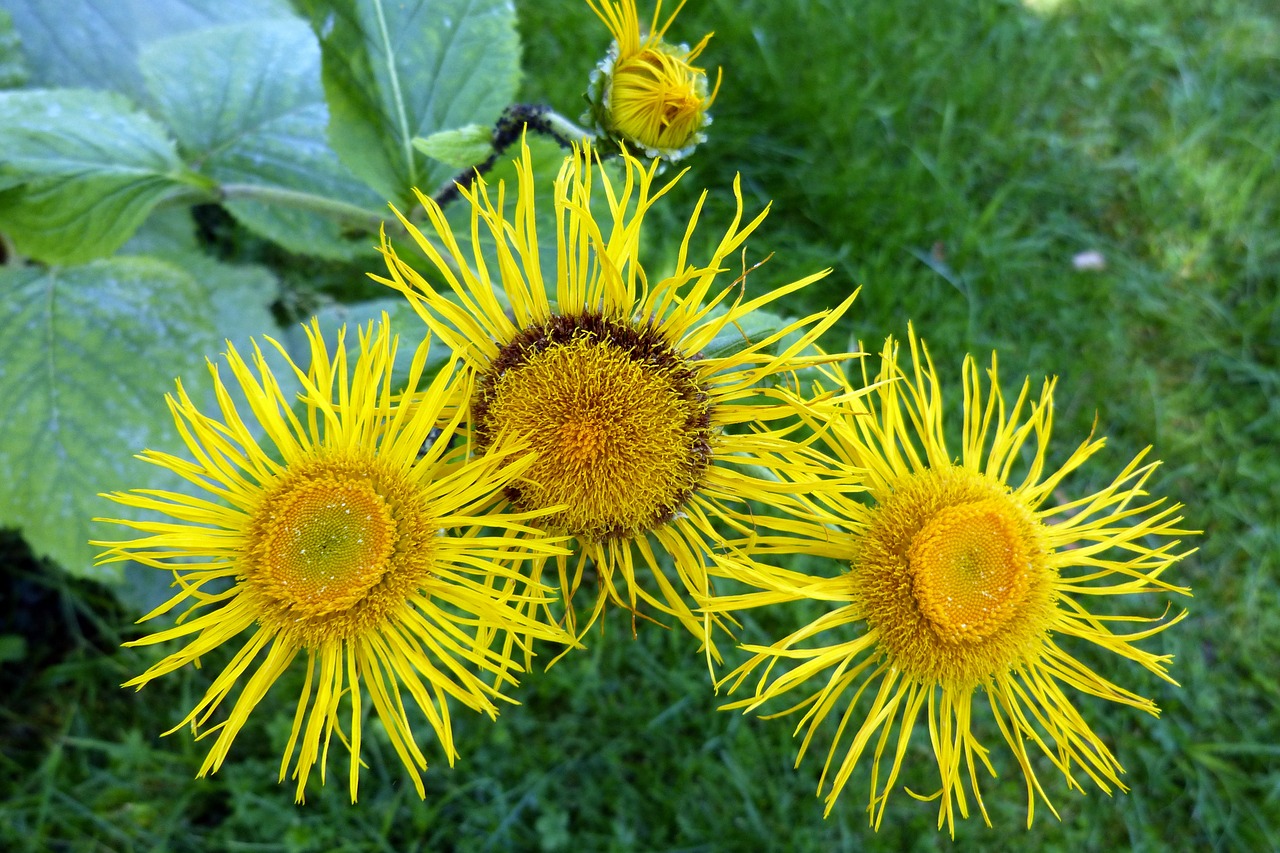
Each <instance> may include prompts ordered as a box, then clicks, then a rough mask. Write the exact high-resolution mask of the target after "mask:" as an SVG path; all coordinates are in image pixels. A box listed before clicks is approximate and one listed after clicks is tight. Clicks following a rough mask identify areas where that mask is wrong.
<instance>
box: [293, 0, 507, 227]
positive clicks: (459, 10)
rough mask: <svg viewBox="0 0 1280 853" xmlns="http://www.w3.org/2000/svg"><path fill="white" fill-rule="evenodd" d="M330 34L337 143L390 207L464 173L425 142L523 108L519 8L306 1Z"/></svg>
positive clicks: (443, 0)
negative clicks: (420, 141) (421, 147)
mask: <svg viewBox="0 0 1280 853" xmlns="http://www.w3.org/2000/svg"><path fill="white" fill-rule="evenodd" d="M300 5H301V6H302V7H304V8H306V9H307V10H308V12H309V13H310V15H311V19H312V24H313V25H314V26H315V28H316V31H317V32H318V33H319V34H320V46H321V53H322V56H323V59H324V87H325V92H326V93H327V95H328V101H329V110H330V114H331V122H330V126H329V139H330V141H331V142H332V143H333V147H334V150H335V151H337V152H338V156H339V157H341V158H342V161H343V162H344V163H346V164H347V166H349V167H350V168H351V170H352V171H353V172H355V173H356V174H357V175H359V176H360V177H361V178H362V179H364V180H365V181H366V182H367V183H368V184H369V186H371V187H373V188H374V189H375V190H377V191H378V192H379V193H381V194H382V195H383V196H384V197H385V198H387V199H391V200H394V201H395V202H397V203H398V204H400V205H402V206H403V205H406V204H407V203H408V201H409V199H410V198H411V193H410V190H411V188H412V187H418V188H419V189H421V190H422V191H423V192H426V193H430V192H433V191H434V190H435V189H436V188H437V187H438V186H439V185H441V184H442V183H444V182H445V181H446V180H448V179H449V178H450V177H452V173H453V172H454V171H455V170H454V169H452V168H451V167H449V166H446V165H445V164H443V163H432V162H431V161H429V160H428V159H427V158H426V156H425V155H423V154H422V153H421V152H419V151H417V150H416V149H415V148H414V146H413V140H414V139H415V138H416V137H429V136H431V135H432V134H434V133H437V132H439V131H442V130H450V129H453V128H459V127H463V126H465V125H468V124H479V125H493V124H494V123H495V122H496V120H497V118H498V116H499V115H500V114H501V113H502V110H503V109H505V108H506V107H507V106H508V105H509V104H510V103H511V101H512V100H513V99H514V98H515V95H516V89H517V87H518V84H519V80H520V43H519V37H518V36H517V34H516V26H515V23H516V22H515V8H514V6H513V5H512V4H511V2H510V0H403V2H400V1H399V0H397V2H390V0H300Z"/></svg>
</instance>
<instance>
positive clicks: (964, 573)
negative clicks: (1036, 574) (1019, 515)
mask: <svg viewBox="0 0 1280 853" xmlns="http://www.w3.org/2000/svg"><path fill="white" fill-rule="evenodd" d="M907 565H908V569H909V574H910V577H911V591H912V595H913V596H914V597H915V600H916V603H917V604H918V605H919V606H920V610H921V612H922V613H923V614H924V616H925V618H926V619H928V620H929V622H930V623H931V624H932V625H933V627H934V629H935V630H936V631H937V633H938V635H939V636H940V637H941V638H942V639H944V640H947V641H949V642H952V643H960V642H965V641H974V640H981V639H983V638H984V637H988V636H990V635H991V634H993V633H995V632H996V631H997V630H999V629H1000V628H1001V627H1002V626H1003V625H1005V624H1006V623H1007V622H1008V621H1009V619H1010V618H1011V617H1012V616H1013V615H1014V613H1015V612H1016V610H1017V609H1018V607H1019V606H1020V605H1021V604H1022V603H1023V602H1024V600H1025V599H1026V598H1027V591H1028V588H1029V587H1030V584H1031V575H1032V571H1033V569H1032V564H1031V554H1030V553H1029V551H1028V549H1027V545H1026V543H1025V541H1024V537H1023V536H1022V535H1021V534H1020V531H1019V527H1018V522H1017V519H1014V518H1012V517H1010V514H1009V511H1008V507H1007V503H1006V502H1004V501H1002V500H1000V499H987V500H979V501H976V502H973V503H965V504H959V505H956V506H949V507H945V508H943V509H940V510H939V511H938V512H937V513H936V514H935V515H934V516H933V517H932V518H931V519H929V521H928V523H927V524H925V526H924V527H923V528H922V529H921V530H920V532H919V533H917V534H916V536H915V538H914V539H913V540H912V542H911V547H910V550H909V551H908V552H907Z"/></svg>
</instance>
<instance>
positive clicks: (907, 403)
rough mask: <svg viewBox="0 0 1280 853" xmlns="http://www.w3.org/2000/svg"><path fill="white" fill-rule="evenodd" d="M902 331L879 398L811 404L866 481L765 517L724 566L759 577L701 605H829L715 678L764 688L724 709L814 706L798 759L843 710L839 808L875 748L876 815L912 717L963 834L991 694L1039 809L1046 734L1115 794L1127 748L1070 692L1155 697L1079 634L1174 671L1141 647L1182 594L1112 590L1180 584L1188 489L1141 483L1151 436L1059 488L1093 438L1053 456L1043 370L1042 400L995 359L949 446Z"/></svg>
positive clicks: (841, 382) (967, 367)
mask: <svg viewBox="0 0 1280 853" xmlns="http://www.w3.org/2000/svg"><path fill="white" fill-rule="evenodd" d="M910 347H911V359H912V366H911V369H910V371H909V372H908V371H904V370H903V369H902V368H901V367H899V364H898V346H897V344H896V343H895V342H893V341H892V340H890V341H889V342H888V343H887V344H886V346H885V349H884V351H883V353H882V367H881V370H880V373H879V375H878V377H876V378H877V379H878V380H879V384H878V385H876V386H874V387H873V389H872V394H871V395H864V396H858V397H851V398H847V399H846V401H845V402H843V403H840V404H839V405H838V407H837V411H836V412H835V414H834V417H832V418H831V420H830V421H826V420H818V419H814V420H813V421H812V424H813V426H814V427H815V429H825V430H826V433H825V441H826V443H827V444H828V446H829V449H830V452H831V454H832V463H831V464H832V467H833V469H834V470H836V471H844V472H854V471H858V472H861V477H862V478H863V480H864V482H865V484H866V487H867V491H866V493H865V495H856V494H847V495H842V496H840V497H839V498H836V499H832V498H831V497H830V495H826V494H824V493H822V492H817V493H815V494H816V498H815V501H816V502H815V503H814V504H813V505H812V506H811V507H810V513H809V517H789V518H778V519H775V520H773V521H770V520H769V519H766V518H763V517H761V518H759V519H758V523H759V524H760V527H761V530H760V534H759V535H758V537H756V538H755V540H754V541H753V542H750V543H747V544H749V545H750V546H751V547H752V548H753V549H754V552H755V554H756V556H757V557H758V558H759V560H758V561H755V562H754V563H753V564H752V565H751V566H749V567H745V568H744V566H743V565H740V564H735V565H734V566H733V573H734V575H735V577H737V578H738V579H739V580H741V581H744V582H746V583H747V584H748V585H749V586H751V587H754V589H755V591H752V592H748V593H745V594H741V595H733V596H726V597H723V598H719V599H714V600H711V601H709V602H708V606H709V608H710V609H711V610H713V611H716V612H724V611H730V612H732V611H736V610H739V609H742V608H748V607H759V606H762V605H773V604H781V603H786V602H796V601H799V600H810V601H813V602H824V603H826V606H827V607H828V608H829V609H827V611H826V612H825V613H823V614H822V615H820V616H818V617H817V618H816V619H815V620H814V621H813V622H811V623H810V624H808V625H805V626H803V627H801V628H799V629H798V630H796V631H794V632H793V633H791V634H789V635H787V636H785V637H783V638H782V639H780V640H778V641H777V642H775V643H773V644H772V645H768V646H759V645H747V646H744V648H745V649H746V650H747V651H749V652H751V653H752V654H753V657H751V658H750V660H748V661H747V662H746V663H744V664H743V665H742V666H740V667H738V669H737V670H736V671H734V672H733V673H731V674H730V676H729V677H728V678H727V679H726V681H728V682H731V684H732V689H737V688H738V687H740V686H741V685H742V683H743V682H744V681H746V680H747V679H748V678H749V677H751V676H753V675H754V676H758V680H757V681H756V689H755V693H754V695H753V696H751V697H749V698H746V699H743V700H740V701H737V702H734V703H733V704H732V705H730V706H729V707H735V708H745V709H748V710H754V709H757V708H759V707H760V706H761V705H763V704H764V703H766V702H769V701H770V700H775V699H780V698H783V697H790V699H791V701H793V702H794V704H793V705H792V706H791V707H790V708H787V709H785V710H782V711H781V712H780V714H790V713H793V712H797V711H801V710H803V711H804V713H803V716H802V717H801V719H800V721H799V724H798V726H797V732H799V730H800V729H805V730H806V732H805V736H804V739H803V742H802V744H801V748H800V756H799V757H797V759H796V760H797V763H799V761H800V758H802V757H803V756H804V753H805V750H806V749H808V747H809V745H810V742H811V741H812V739H813V737H814V735H815V733H816V732H817V731H818V730H819V728H820V727H821V726H822V725H823V724H824V723H826V722H827V721H828V719H829V718H835V719H831V720H830V725H831V726H832V727H833V731H832V738H833V739H832V743H831V747H830V751H829V752H828V754H827V759H826V764H825V766H824V769H823V774H822V781H821V782H820V783H819V792H821V791H822V790H823V788H825V787H827V785H828V779H829V780H830V782H829V791H828V793H827V796H826V810H827V812H828V813H829V812H830V811H831V808H832V807H833V806H834V805H835V802H836V798H837V797H838V796H839V795H840V792H841V790H842V789H843V788H844V786H845V785H846V784H847V783H848V781H849V779H850V776H851V775H852V774H853V772H854V770H855V768H856V767H857V765H858V762H859V761H860V760H862V758H863V756H864V755H865V754H866V753H868V752H870V753H871V760H872V767H871V800H870V804H869V807H868V809H869V812H870V817H871V821H872V824H873V825H874V826H876V827H878V826H879V824H880V820H881V818H882V817H883V815H884V808H885V803H886V801H887V799H888V796H889V791H890V790H891V789H892V788H893V786H894V783H895V780H896V779H897V778H898V774H899V771H900V770H901V769H902V767H903V764H904V756H905V755H906V754H907V749H908V745H909V743H910V740H911V738H912V731H913V729H914V726H915V724H916V722H917V720H919V719H920V718H921V716H923V717H924V719H925V721H926V722H927V725H928V733H929V743H930V744H931V746H932V751H933V753H934V757H935V759H936V761H937V767H938V772H939V774H940V777H941V779H940V781H941V787H940V789H939V790H938V791H935V792H932V793H930V794H926V795H923V796H921V797H920V798H922V799H933V798H935V797H937V798H939V802H940V810H939V815H938V825H939V827H941V826H942V825H943V823H944V822H945V823H946V824H947V826H948V828H949V829H950V830H952V831H953V832H954V819H955V812H956V811H957V809H958V811H959V813H960V815H961V816H962V817H967V816H968V813H969V800H968V798H967V797H968V795H967V794H966V788H965V784H964V780H965V778H966V777H967V779H968V783H969V788H970V789H971V790H972V793H973V800H974V802H976V804H977V806H978V808H979V809H981V810H982V814H983V818H984V820H985V819H986V818H987V815H986V809H985V807H984V806H983V803H982V796H981V793H980V792H979V790H978V767H985V768H986V769H987V770H988V771H989V772H991V773H992V774H993V775H994V774H995V770H994V769H993V765H992V763H991V761H990V758H989V751H988V749H987V747H985V746H984V745H982V743H980V742H979V738H978V734H977V732H976V728H975V722H974V721H975V719H976V718H977V715H978V712H977V711H976V710H975V709H974V707H973V702H974V698H975V697H976V696H982V697H985V698H986V704H987V705H988V706H989V707H990V710H991V716H992V718H993V720H994V725H995V728H997V729H998V730H999V732H1000V734H1001V735H1002V736H1003V738H1004V739H1005V741H1006V742H1007V743H1008V747H1009V749H1010V750H1011V751H1012V753H1013V758H1014V759H1015V760H1016V762H1017V764H1018V766H1019V767H1020V768H1021V770H1022V773H1023V775H1024V776H1025V779H1026V784H1027V822H1028V825H1030V823H1031V819H1032V815H1033V812H1034V807H1035V800H1036V797H1037V795H1038V796H1039V797H1040V798H1041V799H1043V800H1044V802H1045V803H1046V804H1047V805H1048V806H1049V808H1050V810H1053V806H1052V804H1051V803H1049V800H1048V797H1047V795H1046V793H1045V791H1044V789H1043V788H1042V787H1041V783H1040V780H1039V779H1038V778H1037V776H1036V772H1035V770H1034V769H1033V766H1032V762H1033V760H1034V759H1035V756H1034V755H1033V754H1032V753H1034V752H1036V751H1039V752H1041V753H1043V757H1044V758H1045V759H1047V761H1048V762H1049V763H1050V764H1052V765H1053V766H1054V767H1055V768H1057V769H1058V770H1059V771H1060V772H1061V773H1062V774H1063V775H1064V776H1065V777H1066V781H1067V784H1068V786H1069V787H1073V788H1077V789H1080V790H1083V788H1082V787H1081V781H1082V779H1081V776H1082V775H1083V776H1086V777H1088V778H1089V779H1091V780H1092V781H1093V783H1094V784H1096V785H1097V786H1098V787H1099V788H1101V789H1102V790H1103V791H1106V792H1108V793H1109V792H1110V791H1111V789H1112V788H1113V787H1115V788H1119V789H1121V790H1125V787H1124V785H1123V784H1122V783H1121V782H1120V778H1119V776H1120V774H1121V773H1122V772H1123V770H1122V768H1121V766H1120V764H1119V762H1118V761H1117V760H1116V758H1115V757H1114V756H1113V755H1112V753H1111V750H1110V749H1109V748H1108V747H1107V745H1106V743H1105V742H1104V740H1103V738H1102V737H1101V736H1099V734H1098V733H1097V732H1095V731H1094V730H1093V728H1091V726H1090V724H1089V723H1088V722H1087V721H1086V720H1085V718H1084V715H1083V714H1082V713H1081V711H1080V710H1079V709H1078V708H1077V707H1076V705H1075V704H1074V702H1073V694H1076V695H1078V694H1087V695H1089V696H1095V697H1099V698H1101V699H1105V700H1107V701H1110V702H1115V703H1118V704H1121V705H1129V706H1132V707H1134V708H1138V709H1141V710H1143V711H1146V712H1148V713H1151V714H1156V713H1157V709H1156V706H1155V705H1154V704H1153V703H1152V702H1151V701H1149V700H1148V699H1145V698H1142V697H1140V696H1138V695H1136V694H1134V693H1132V692H1130V691H1129V690H1127V689H1125V688H1123V687H1121V686H1119V685H1118V684H1114V683H1112V682H1111V681H1109V680H1107V679H1106V678H1105V677H1103V676H1102V675H1100V674H1099V673H1098V672H1095V671H1094V670H1093V669H1091V668H1090V667H1089V665H1087V664H1086V663H1084V662H1083V661H1082V660H1081V659H1079V658H1077V657H1075V655H1074V654H1073V651H1072V650H1073V649H1075V648H1086V649H1087V647H1088V646H1093V647H1095V649H1096V650H1100V651H1103V652H1108V653H1112V654H1114V655H1118V656H1120V657H1123V658H1127V659H1129V660H1131V661H1133V662H1135V663H1137V664H1138V665H1140V666H1142V667H1144V668H1145V669H1148V670H1150V671H1151V672H1153V673H1155V674H1156V675H1157V676H1159V677H1160V678H1162V679H1164V680H1166V681H1170V682H1171V683H1172V680H1171V679H1170V678H1169V676H1168V675H1167V674H1166V671H1165V666H1166V664H1167V663H1168V661H1169V656H1168V655H1159V654H1154V653H1152V652H1149V651H1144V650H1142V649H1140V648H1139V647H1138V645H1137V643H1138V641H1140V640H1144V639H1147V638H1149V637H1151V636H1153V635H1155V634H1158V633H1159V632H1161V631H1163V630H1164V629H1166V628H1168V627H1169V626H1170V625H1173V624H1174V623H1176V622H1178V621H1180V620H1181V619H1182V618H1183V616H1184V615H1185V612H1184V613H1179V614H1177V615H1173V616H1171V617H1170V616H1169V613H1168V611H1167V610H1166V611H1165V614H1164V615H1163V616H1156V617H1143V616H1139V615H1133V614H1132V613H1130V612H1129V608H1131V607H1132V601H1131V600H1130V599H1127V598H1125V599H1121V598H1117V597H1118V596H1134V595H1144V594H1153V593H1154V594H1161V593H1171V592H1178V593H1185V592H1186V590H1185V589H1182V588H1179V587H1176V586H1172V585H1171V584H1169V583H1168V582H1166V581H1165V580H1164V579H1163V575H1164V574H1165V572H1166V570H1167V569H1168V568H1169V567H1170V566H1171V565H1172V564H1173V563H1174V562H1176V561H1177V560H1179V559H1180V558H1181V557H1183V556H1185V553H1179V552H1178V542H1177V540H1176V539H1171V538H1170V537H1174V536H1178V535H1181V534H1184V533H1188V532H1191V531H1185V530H1181V529H1179V528H1178V523H1179V521H1180V520H1181V519H1180V518H1178V517H1176V512H1177V510H1178V509H1179V507H1178V506H1176V505H1166V504H1165V503H1164V501H1163V500H1148V499H1146V492H1145V491H1144V488H1145V486H1146V483H1147V480H1148V478H1149V477H1150V475H1151V473H1152V471H1153V470H1154V469H1155V467H1156V464H1157V463H1152V462H1148V463H1144V462H1143V459H1144V458H1145V455H1146V451H1143V453H1140V454H1139V455H1138V457H1137V458H1135V459H1134V460H1133V461H1132V462H1130V463H1129V464H1128V465H1126V466H1125V467H1124V468H1123V469H1122V470H1121V471H1120V473H1119V474H1118V475H1117V476H1116V477H1115V478H1114V479H1113V480H1112V481H1111V482H1110V484H1109V485H1107V486H1106V487H1104V488H1102V489H1101V490H1100V491H1098V492H1096V493H1094V494H1087V495H1084V496H1079V497H1074V498H1072V497H1067V496H1066V495H1067V492H1066V491H1065V486H1064V483H1065V481H1066V478H1067V477H1068V475H1069V474H1071V473H1072V472H1074V471H1076V470H1077V469H1078V468H1080V467H1081V466H1082V465H1084V463H1085V462H1086V461H1087V460H1089V459H1090V458H1091V457H1092V456H1093V455H1094V454H1095V453H1096V452H1097V451H1098V450H1099V449H1101V448H1102V446H1103V440H1101V439H1094V438H1093V437H1092V436H1091V437H1090V438H1089V439H1088V440H1086V441H1085V442H1083V443H1082V444H1081V445H1080V446H1079V447H1077V448H1076V449H1075V451H1074V452H1073V453H1072V454H1071V455H1070V457H1069V458H1068V459H1067V460H1066V462H1065V463H1064V464H1063V465H1062V466H1061V467H1060V468H1058V469H1057V470H1051V469H1049V468H1047V455H1048V452H1049V437H1050V431H1051V427H1052V424H1053V386H1054V383H1053V382H1052V381H1048V382H1046V383H1045V385H1044V388H1043V390H1042V391H1041V393H1040V395H1039V398H1038V399H1036V400H1035V402H1031V400H1032V398H1031V397H1030V396H1029V388H1030V383H1029V382H1027V383H1024V384H1023V386H1022V390H1021V393H1020V394H1019V395H1018V398H1017V401H1016V402H1015V403H1014V405H1013V407H1012V409H1011V410H1009V409H1007V408H1006V405H1005V400H1004V398H1003V397H1002V396H1001V394H1000V390H999V385H998V377H997V374H996V361H995V358H994V356H993V357H992V363H991V370H990V374H989V376H990V383H991V387H990V389H989V391H987V392H986V393H985V395H984V392H983V389H982V384H981V377H980V375H979V371H978V368H977V366H976V365H975V363H974V361H973V359H971V358H970V359H967V360H966V361H965V364H964V371H963V373H964V412H963V430H962V439H961V447H960V455H959V458H958V460H957V459H956V458H955V457H953V455H952V453H951V452H950V451H949V450H948V447H947V443H946V439H945V437H944V436H945V429H944V423H943V412H942V395H941V391H940V389H939V383H938V378H937V374H936V372H935V370H934V367H933V364H932V362H931V361H930V360H929V358H928V353H927V351H926V350H925V349H924V347H923V345H922V344H919V345H918V344H917V341H916V339H915V336H914V334H913V335H911V336H910ZM828 372H829V373H831V375H833V376H835V378H836V384H837V387H839V388H840V389H841V390H843V391H844V392H846V393H848V392H851V391H852V387H851V386H850V385H849V384H848V383H847V382H846V381H845V379H844V378H843V376H842V375H836V374H835V373H834V372H831V371H828ZM863 384H864V386H865V385H866V384H867V382H866V376H865V375H864V377H863ZM800 405H802V406H803V404H800ZM1024 468H1025V471H1024V473H1022V474H1020V475H1015V470H1022V469H1024ZM778 474H779V476H780V477H782V478H784V479H785V478H786V472H785V471H778ZM860 497H866V498H868V500H866V501H862V500H859V499H858V498H860ZM770 528H771V529H770ZM788 553H789V554H795V553H804V554H810V555H817V556H819V557H829V558H835V559H836V560H839V561H841V562H843V563H846V564H847V565H848V567H849V569H848V571H845V572H843V573H841V574H839V575H838V576H836V577H816V576H811V575H808V574H804V573H801V572H797V571H793V570H787V569H782V568H776V567H772V566H769V565H766V562H767V559H766V558H767V556H768V555H771V554H788ZM1104 598H1105V599H1109V600H1110V602H1112V603H1111V604H1108V603H1105V602H1104V600H1103V599H1104ZM1116 614H1123V615H1116ZM1125 626H1134V627H1133V628H1130V629H1126V628H1125ZM1122 629H1124V630H1122ZM886 769H887V771H888V772H887V773H882V771H884V770H886ZM917 796H919V795H917ZM1054 814H1055V815H1056V814H1057V812H1056V811H1054ZM988 822H989V821H988Z"/></svg>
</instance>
